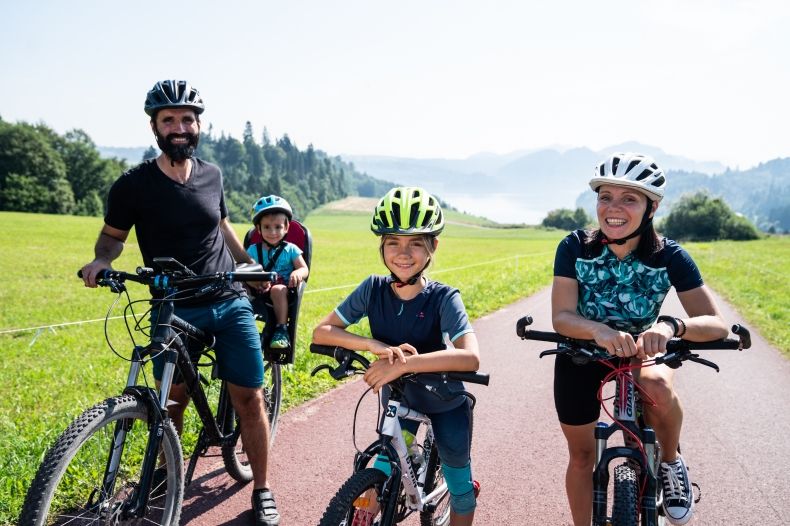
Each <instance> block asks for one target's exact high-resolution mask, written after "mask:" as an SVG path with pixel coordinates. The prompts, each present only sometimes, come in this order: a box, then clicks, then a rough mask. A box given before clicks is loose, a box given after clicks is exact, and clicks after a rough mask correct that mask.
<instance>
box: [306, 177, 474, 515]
mask: <svg viewBox="0 0 790 526" xmlns="http://www.w3.org/2000/svg"><path fill="white" fill-rule="evenodd" d="M443 228H444V216H443V214H442V210H441V207H440V206H439V202H438V201H437V199H436V198H435V197H433V196H431V195H430V194H428V193H427V192H426V191H425V190H423V189H422V188H415V187H399V188H393V189H392V190H390V191H389V192H387V195H385V196H384V197H383V198H381V200H380V201H379V203H378V205H377V206H376V208H375V210H374V212H373V218H372V221H371V225H370V229H371V230H372V231H373V233H374V234H376V235H377V236H379V237H380V243H379V253H380V254H381V258H382V260H383V262H384V265H385V266H386V267H387V270H388V271H389V272H390V275H389V276H377V275H373V276H370V277H368V278H367V279H365V280H364V281H363V282H362V283H361V284H360V285H359V286H358V287H357V289H356V290H355V291H354V292H352V293H351V294H350V295H349V296H348V297H347V298H346V299H345V300H344V301H343V302H342V303H341V304H340V305H339V306H338V307H337V308H336V309H335V310H334V311H333V312H332V313H330V314H329V315H328V316H327V317H326V318H324V319H323V320H322V321H321V322H320V323H319V325H318V326H317V327H316V328H315V330H314V332H313V341H314V342H315V343H318V344H323V345H337V346H341V347H345V348H348V349H353V350H361V351H369V352H371V353H373V354H375V355H376V357H377V358H378V359H377V360H376V361H374V362H373V363H372V364H371V366H370V368H369V369H368V370H367V372H366V373H365V382H367V383H368V385H370V386H371V387H372V388H373V390H374V391H375V392H378V391H379V390H380V389H381V388H382V387H384V386H386V384H387V383H388V382H390V381H392V380H395V379H396V378H399V377H400V376H403V375H404V374H407V373H425V372H439V371H476V370H477V368H478V365H479V363H480V359H479V352H478V346H477V338H476V336H475V334H474V332H473V329H472V326H471V324H470V323H469V318H468V317H467V315H466V310H465V308H464V304H463V302H462V301H461V294H460V292H458V290H457V289H454V288H452V287H449V286H447V285H444V284H442V283H439V282H437V281H432V280H430V279H428V278H427V277H426V276H425V275H424V272H425V270H426V269H427V268H428V266H429V264H430V263H431V259H432V258H433V254H434V252H435V251H436V247H437V246H438V244H439V240H438V237H437V236H438V235H439V234H440V233H441V231H442V229H443ZM366 316H367V318H368V321H369V323H370V332H371V335H372V337H370V338H366V337H363V336H358V335H356V334H352V333H351V332H348V331H347V330H346V327H348V326H349V325H352V324H354V323H357V322H358V321H359V320H361V319H362V318H364V317H366ZM445 334H447V335H448V338H449V340H450V341H451V342H452V343H453V348H450V349H448V348H447V345H446V344H445V340H444V335H445ZM453 387H454V388H462V387H463V384H461V382H457V383H456V385H455V386H453ZM387 394H388V391H385V397H386V396H387ZM405 399H406V402H407V403H408V405H409V407H413V408H414V409H417V410H419V411H421V412H423V413H425V414H426V415H428V416H429V417H430V419H431V423H432V426H433V431H434V435H435V439H436V443H437V444H438V448H439V456H440V459H441V462H442V471H443V473H444V477H445V480H446V482H447V486H448V489H449V493H450V506H451V524H452V525H454V526H459V525H467V524H472V520H473V518H474V510H475V505H476V499H475V492H474V486H473V480H472V469H471V460H470V446H471V438H472V436H471V430H472V426H471V422H472V413H471V409H470V404H469V401H468V399H467V398H465V397H462V396H461V397H456V398H455V399H453V400H450V401H442V400H440V399H439V398H437V397H435V396H433V395H431V394H430V393H428V392H427V391H426V390H425V389H424V388H422V389H421V388H418V387H417V386H414V385H407V387H406V389H405ZM401 425H402V426H403V428H404V430H407V431H408V432H409V433H411V434H412V435H413V434H415V433H416V432H417V428H416V425H417V424H416V423H415V422H410V421H401ZM375 467H377V468H379V469H381V470H382V471H384V472H385V473H389V470H390V466H389V464H388V462H387V461H386V460H385V459H381V458H379V459H378V460H377V461H376V465H375ZM359 511H364V510H359ZM374 511H375V510H374ZM357 522H360V521H357Z"/></svg>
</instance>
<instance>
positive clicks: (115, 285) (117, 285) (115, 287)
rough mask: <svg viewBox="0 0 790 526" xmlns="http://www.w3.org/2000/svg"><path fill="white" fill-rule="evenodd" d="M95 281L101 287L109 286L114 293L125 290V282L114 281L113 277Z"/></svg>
mask: <svg viewBox="0 0 790 526" xmlns="http://www.w3.org/2000/svg"><path fill="white" fill-rule="evenodd" d="M96 283H97V284H98V285H100V286H102V287H110V290H111V291H113V292H114V293H116V294H120V293H121V292H123V291H125V290H126V285H125V284H123V283H121V282H120V281H116V280H114V279H100V280H99V281H97V282H96Z"/></svg>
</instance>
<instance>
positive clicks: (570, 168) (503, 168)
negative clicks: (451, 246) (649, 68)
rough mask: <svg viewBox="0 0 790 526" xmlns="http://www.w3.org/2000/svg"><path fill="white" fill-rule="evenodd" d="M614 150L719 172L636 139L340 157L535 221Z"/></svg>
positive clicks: (495, 214) (461, 203)
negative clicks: (420, 155)
mask: <svg viewBox="0 0 790 526" xmlns="http://www.w3.org/2000/svg"><path fill="white" fill-rule="evenodd" d="M616 151H639V152H644V153H647V154H649V155H652V156H654V157H655V158H656V159H657V160H658V161H659V162H660V163H661V166H662V167H664V168H665V169H667V170H669V169H673V170H685V171H693V172H701V173H707V174H715V173H721V172H724V171H725V169H726V168H725V167H724V166H723V165H721V164H720V163H718V162H699V161H695V160H692V159H687V158H685V157H681V156H676V155H669V154H667V153H665V152H664V151H662V150H661V149H659V148H656V147H653V146H648V145H643V144H640V143H636V142H629V143H623V144H618V145H615V146H611V147H608V148H605V149H603V150H601V151H597V152H596V151H593V150H590V149H588V148H567V147H552V148H545V149H540V150H521V151H517V152H512V153H509V154H504V155H498V154H492V153H485V154H478V155H474V156H472V157H469V158H467V159H459V160H450V159H410V158H398V157H377V156H355V155H344V156H343V158H344V159H346V160H348V161H351V162H352V163H353V164H354V166H355V167H356V168H357V169H358V170H360V171H363V172H366V173H367V174H368V175H370V176H372V177H375V178H378V179H386V180H389V181H396V182H398V183H399V184H405V185H419V186H424V187H425V188H427V189H428V190H430V191H431V192H434V193H436V194H438V195H439V196H440V197H441V198H442V199H444V200H445V201H447V202H448V203H450V204H451V205H454V206H456V207H457V208H459V209H460V210H463V211H467V212H470V213H472V214H474V215H482V216H485V217H488V218H490V219H493V220H495V221H499V222H512V223H530V224H535V223H539V222H540V221H541V220H542V219H543V218H544V217H545V216H546V213H548V212H549V211H550V210H554V209H557V208H572V207H573V206H575V205H574V203H575V200H576V197H577V196H578V195H579V194H580V193H581V192H583V191H584V189H585V188H586V186H587V181H588V180H589V178H590V174H591V173H592V170H593V167H594V166H595V164H596V163H597V162H600V160H601V159H604V158H605V157H607V156H608V155H609V154H610V153H612V152H616Z"/></svg>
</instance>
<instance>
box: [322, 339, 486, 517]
mask: <svg viewBox="0 0 790 526" xmlns="http://www.w3.org/2000/svg"><path fill="white" fill-rule="evenodd" d="M310 352H313V353H316V354H321V355H324V356H328V357H330V358H334V359H335V360H336V361H337V366H336V367H331V366H329V365H327V364H324V365H319V366H318V367H316V368H315V369H314V370H313V372H312V374H313V375H315V374H316V373H317V372H318V371H321V370H328V371H329V374H330V375H331V376H332V377H333V378H334V379H336V380H341V379H343V378H348V377H349V376H353V375H355V374H364V372H365V369H367V368H368V366H369V365H370V363H369V362H368V360H367V359H366V358H365V357H363V356H362V355H360V354H358V353H356V352H354V351H351V350H348V349H343V348H341V347H332V346H325V345H317V344H312V345H310ZM429 377H433V378H434V379H439V380H440V382H439V383H438V385H439V387H438V388H437V387H435V385H436V384H435V383H433V385H429V384H426V383H424V380H425V379H426V378H429ZM488 379H489V377H488V375H487V374H480V373H475V372H469V373H466V372H449V373H423V374H409V375H404V376H402V377H400V378H398V379H397V380H394V381H393V382H390V383H389V387H390V389H391V394H390V398H389V400H388V402H387V407H386V410H385V411H384V413H383V414H382V416H381V421H380V422H379V426H378V428H377V429H376V431H377V432H378V434H379V439H378V440H377V441H376V442H374V443H372V444H371V445H369V446H368V447H367V448H366V449H365V450H364V451H357V454H356V458H355V460H354V473H353V475H351V477H350V478H349V479H348V480H347V481H346V482H345V483H344V484H343V486H342V487H341V488H340V489H339V490H338V492H337V494H336V495H335V496H334V497H333V498H332V500H331V502H330V503H329V506H327V508H326V511H325V512H324V515H323V517H322V518H321V522H320V523H319V526H352V525H354V526H355V525H357V524H362V525H366V526H367V525H375V526H389V525H392V524H398V523H400V522H401V521H403V520H404V519H405V518H406V517H408V516H409V515H411V514H412V513H414V512H418V513H419V514H420V524H421V525H422V526H446V525H447V524H449V523H450V500H449V493H448V491H447V484H446V483H445V482H444V476H443V474H442V466H441V462H440V460H439V451H438V449H437V447H436V445H435V442H434V437H433V431H432V427H431V420H430V419H429V418H428V417H427V416H426V415H424V414H422V413H420V412H419V411H416V410H415V409H412V408H409V407H408V405H407V401H406V400H405V399H404V396H403V388H404V386H405V385H406V383H407V382H413V383H415V384H416V385H420V386H423V387H425V388H426V389H427V390H428V391H430V392H432V393H434V394H435V395H436V396H438V397H439V398H440V399H442V400H451V399H453V398H455V397H458V396H466V397H468V398H469V400H470V401H471V403H472V406H473V407H474V402H475V398H474V396H473V395H471V394H470V393H468V392H466V391H463V390H462V391H455V390H451V389H450V388H449V387H448V385H447V381H448V380H460V381H464V382H471V383H476V384H482V385H488ZM366 392H367V391H366ZM363 396H364V394H363ZM398 418H403V419H406V420H413V421H415V422H419V423H420V424H421V426H420V427H421V428H423V429H424V431H423V432H422V433H420V435H418V437H416V438H415V439H414V443H413V444H412V445H411V447H410V448H409V447H408V446H407V444H406V440H405V438H404V437H403V434H402V433H401V425H400V422H399V420H398ZM355 421H356V419H355ZM420 437H422V438H421V439H419V438H420ZM379 453H384V454H386V456H387V459H388V460H389V463H390V467H391V472H390V474H389V475H386V474H385V473H384V472H383V471H381V470H379V469H376V468H373V467H368V465H369V464H370V463H371V461H372V460H374V459H375V458H376V457H377V456H378V455H379Z"/></svg>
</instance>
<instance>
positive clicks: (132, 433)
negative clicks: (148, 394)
mask: <svg viewBox="0 0 790 526" xmlns="http://www.w3.org/2000/svg"><path fill="white" fill-rule="evenodd" d="M148 425H149V419H148V410H147V408H146V405H145V403H144V402H143V401H142V400H139V399H138V398H136V397H135V396H132V395H122V396H117V397H114V398H108V399H107V400H105V401H103V402H101V403H99V404H96V405H95V406H93V407H91V408H90V409H88V410H87V411H85V412H84V413H82V415H81V416H79V417H78V418H77V419H76V420H74V422H72V424H71V425H70V426H69V427H68V428H67V429H66V430H65V431H64V432H63V434H61V435H60V437H59V438H58V439H57V441H56V442H55V444H54V445H53V446H52V448H50V450H49V451H48V452H47V454H46V456H45V457H44V461H43V462H42V463H41V466H40V467H39V468H38V472H37V473H36V477H35V478H34V479H33V482H32V484H31V486H30V489H29V490H28V492H27V496H26V498H25V503H24V506H23V508H22V513H21V515H20V519H19V524H20V526H44V525H50V524H69V525H81V524H139V523H141V522H144V523H145V524H158V525H161V526H168V525H173V526H175V525H177V524H178V522H179V515H180V513H181V502H182V499H183V492H184V479H183V461H182V453H181V443H180V442H179V439H178V433H177V432H176V430H175V427H173V423H172V421H170V420H167V421H166V424H165V427H164V435H163V438H162V446H161V453H160V455H159V463H160V466H159V468H158V469H157V471H158V473H159V474H160V475H161V476H160V477H156V476H155V478H154V484H152V487H151V493H150V496H149V500H148V504H147V508H146V514H145V517H144V519H139V518H131V517H127V516H126V509H127V508H128V503H129V502H130V500H131V498H132V497H133V496H134V495H135V494H136V493H137V491H136V490H137V488H138V487H139V484H138V482H139V480H140V473H141V467H142V462H143V457H144V456H145V451H146V447H147V443H148ZM121 429H124V430H125V438H124V439H123V440H122V441H121V440H118V441H117V440H116V438H115V437H116V434H117V432H119V431H120V430H121ZM121 434H122V435H123V433H121ZM114 444H115V446H114ZM114 447H115V448H117V450H120V451H121V452H122V453H121V456H120V463H119V465H118V467H117V472H116V474H115V477H114V481H113V482H112V483H111V484H110V485H109V486H110V489H111V491H109V492H107V491H103V490H102V487H103V479H104V476H105V469H106V467H107V459H108V457H109V455H110V453H111V451H112V450H113V448H114ZM117 450H116V451H117ZM162 468H164V469H162Z"/></svg>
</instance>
